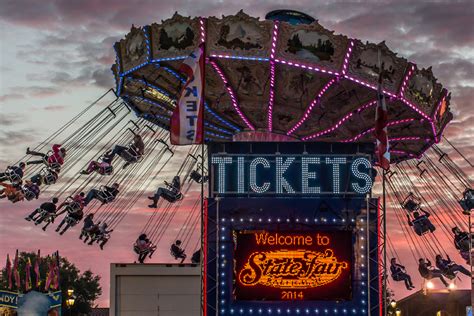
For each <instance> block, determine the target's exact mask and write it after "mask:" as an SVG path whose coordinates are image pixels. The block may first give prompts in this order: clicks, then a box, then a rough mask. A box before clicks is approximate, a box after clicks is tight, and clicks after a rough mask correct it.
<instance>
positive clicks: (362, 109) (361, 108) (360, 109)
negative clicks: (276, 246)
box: [357, 100, 377, 113]
mask: <svg viewBox="0 0 474 316" xmlns="http://www.w3.org/2000/svg"><path fill="white" fill-rule="evenodd" d="M375 105H377V100H374V101H370V102H369V103H367V104H364V105H362V106H361V107H359V108H358V109H357V113H360V112H362V111H364V110H366V109H368V108H370V107H372V106H375Z"/></svg>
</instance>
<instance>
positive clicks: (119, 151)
mask: <svg viewBox="0 0 474 316" xmlns="http://www.w3.org/2000/svg"><path fill="white" fill-rule="evenodd" d="M144 153H145V143H144V142H143V139H142V137H141V136H140V135H138V134H134V136H133V141H132V143H131V144H130V145H128V146H121V145H115V146H114V148H113V149H112V152H111V153H110V156H111V159H113V158H114V157H115V155H119V156H120V157H121V158H122V159H123V160H125V164H124V165H123V169H125V168H127V167H128V166H129V165H130V164H132V163H135V162H138V161H139V160H140V159H141V158H142V156H143V154H144Z"/></svg>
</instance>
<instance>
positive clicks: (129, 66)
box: [112, 11, 452, 161]
mask: <svg viewBox="0 0 474 316" xmlns="http://www.w3.org/2000/svg"><path fill="white" fill-rule="evenodd" d="M202 42H205V43H206V57H207V60H206V70H205V71H206V72H205V75H206V83H205V135H206V139H207V140H211V141H230V140H233V141H324V142H367V141H369V142H371V141H374V137H373V130H374V118H375V108H376V99H377V81H378V77H379V71H380V69H379V68H382V70H383V74H384V75H383V83H382V87H383V91H384V94H385V97H386V100H387V107H388V118H389V121H388V132H389V137H390V143H391V153H392V161H400V160H406V159H410V158H414V157H419V156H421V155H422V153H423V152H424V151H425V150H426V149H428V148H429V147H430V146H431V145H433V144H435V143H438V142H439V141H440V138H441V134H442V132H443V129H444V128H445V126H446V125H447V123H448V122H449V121H450V120H451V119H452V114H451V113H450V111H449V99H450V94H448V92H447V91H446V89H444V88H443V87H442V85H441V84H440V83H438V82H437V80H436V78H435V77H434V76H433V73H432V71H431V68H428V69H418V67H417V66H416V65H415V64H413V63H411V62H409V61H407V60H406V59H404V58H401V57H398V56H397V54H396V53H394V52H392V51H390V50H389V49H388V48H387V46H386V45H385V43H384V42H382V43H379V44H373V43H365V44H364V43H363V42H362V41H360V40H358V39H351V38H348V37H346V36H344V35H336V34H334V32H333V31H329V30H327V29H325V28H324V27H322V26H321V25H320V24H319V23H318V22H317V21H316V20H313V19H312V18H311V17H309V16H306V15H304V14H301V13H298V12H295V11H273V12H270V13H269V14H268V15H267V20H264V21H260V20H259V18H254V17H251V16H249V15H247V14H245V13H243V12H242V11H240V12H239V13H237V14H236V15H230V16H223V17H222V18H221V19H219V18H216V17H208V18H199V17H195V18H190V17H183V16H181V15H179V14H177V13H176V14H175V15H174V16H173V17H172V18H170V19H167V20H164V21H162V23H161V24H158V23H153V24H151V25H147V26H144V27H141V28H137V27H134V26H132V29H131V31H130V33H128V34H127V35H126V36H125V38H124V39H122V40H120V41H119V42H117V43H116V44H115V46H114V48H115V52H116V63H115V64H114V65H113V66H112V70H113V73H114V75H115V80H116V93H117V95H118V96H120V97H121V98H122V99H123V100H125V102H127V104H128V105H129V106H130V107H131V108H133V109H134V111H135V112H136V113H137V115H138V116H140V117H143V118H145V119H147V120H149V121H151V122H153V123H155V124H157V125H159V126H161V127H163V128H165V129H169V124H170V123H169V118H170V116H171V113H172V110H173V108H174V107H175V104H176V100H177V98H178V96H179V93H180V90H181V88H182V86H183V83H184V82H185V78H184V76H182V75H181V74H180V73H179V71H178V69H179V66H180V64H181V63H182V60H183V59H185V58H186V57H187V56H188V55H189V54H190V53H191V52H192V51H193V50H194V49H195V48H196V47H197V46H198V45H199V44H200V43H202ZM378 65H381V67H379V66H378Z"/></svg>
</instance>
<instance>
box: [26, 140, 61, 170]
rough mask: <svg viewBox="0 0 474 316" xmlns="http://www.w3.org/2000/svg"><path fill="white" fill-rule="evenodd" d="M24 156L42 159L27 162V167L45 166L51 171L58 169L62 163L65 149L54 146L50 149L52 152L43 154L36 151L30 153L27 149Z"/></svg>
mask: <svg viewBox="0 0 474 316" xmlns="http://www.w3.org/2000/svg"><path fill="white" fill-rule="evenodd" d="M26 154H27V155H32V156H39V157H42V159H40V160H33V161H28V162H27V163H26V164H27V165H38V164H45V165H47V166H48V167H51V168H53V169H59V168H60V167H61V166H62V165H63V163H64V158H65V157H66V149H65V148H63V147H61V145H58V144H54V145H53V147H52V152H51V153H47V154H44V153H40V152H38V151H32V150H30V148H29V147H28V148H27V149H26Z"/></svg>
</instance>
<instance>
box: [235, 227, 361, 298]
mask: <svg viewBox="0 0 474 316" xmlns="http://www.w3.org/2000/svg"><path fill="white" fill-rule="evenodd" d="M234 234H235V236H234V241H235V247H234V249H235V253H234V262H235V265H234V284H235V289H234V295H235V299H236V300H265V301H281V300H349V299H351V270H352V269H351V267H352V264H351V262H352V234H351V232H348V231H337V232H334V231H331V232H328V231H321V232H307V233H300V232H292V231H286V232H269V231H235V232H234Z"/></svg>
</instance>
